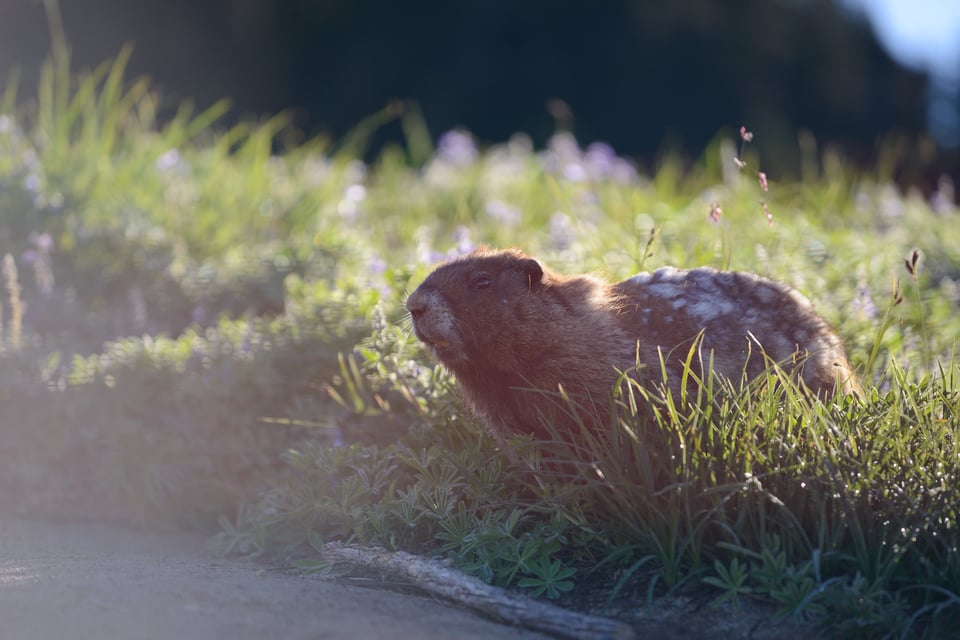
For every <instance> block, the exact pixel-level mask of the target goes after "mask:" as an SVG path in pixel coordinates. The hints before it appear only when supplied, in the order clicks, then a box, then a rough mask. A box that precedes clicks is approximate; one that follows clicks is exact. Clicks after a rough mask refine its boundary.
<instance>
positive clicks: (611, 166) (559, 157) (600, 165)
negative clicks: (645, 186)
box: [538, 132, 638, 184]
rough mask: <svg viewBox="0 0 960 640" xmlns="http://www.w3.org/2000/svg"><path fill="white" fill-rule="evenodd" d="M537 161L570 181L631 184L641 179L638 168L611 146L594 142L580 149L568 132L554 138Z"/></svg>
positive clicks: (549, 171)
mask: <svg viewBox="0 0 960 640" xmlns="http://www.w3.org/2000/svg"><path fill="white" fill-rule="evenodd" d="M538 160H539V161H540V165H541V166H542V167H543V170H544V171H546V172H547V173H550V174H554V175H559V176H562V177H563V178H564V179H565V180H568V181H570V182H587V181H590V182H615V183H617V184H632V183H635V182H636V181H637V178H638V173H637V169H636V167H634V166H633V164H632V163H631V162H630V161H629V160H627V159H625V158H622V157H621V156H618V155H617V154H616V152H615V151H614V149H613V147H611V146H610V145H609V144H607V143H605V142H594V143H591V144H590V145H589V146H587V148H586V149H585V150H581V149H580V145H579V143H578V142H577V140H576V138H574V137H573V134H571V133H568V132H562V133H557V134H555V135H554V136H553V137H551V138H550V141H549V142H548V144H547V148H546V149H545V150H544V151H542V152H541V153H540V154H538Z"/></svg>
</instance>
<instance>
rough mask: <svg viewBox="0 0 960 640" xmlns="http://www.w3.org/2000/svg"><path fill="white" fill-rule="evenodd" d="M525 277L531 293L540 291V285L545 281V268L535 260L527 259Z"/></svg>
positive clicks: (524, 269) (524, 266)
mask: <svg viewBox="0 0 960 640" xmlns="http://www.w3.org/2000/svg"><path fill="white" fill-rule="evenodd" d="M523 275H525V276H526V277H527V286H528V287H529V288H530V290H531V291H536V290H538V289H540V283H541V282H542V281H543V267H541V266H540V263H539V262H537V261H536V260H534V259H533V258H527V259H526V260H524V261H523Z"/></svg>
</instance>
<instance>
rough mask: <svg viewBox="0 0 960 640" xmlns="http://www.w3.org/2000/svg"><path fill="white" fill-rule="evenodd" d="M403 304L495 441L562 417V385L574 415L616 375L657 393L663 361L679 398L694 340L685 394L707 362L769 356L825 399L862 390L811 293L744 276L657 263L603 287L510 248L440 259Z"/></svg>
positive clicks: (753, 364) (605, 405)
mask: <svg viewBox="0 0 960 640" xmlns="http://www.w3.org/2000/svg"><path fill="white" fill-rule="evenodd" d="M406 306H407V309H408V310H409V312H410V316H411V318H412V320H413V327H414V331H415V332H416V335H417V337H418V338H419V339H420V340H421V341H422V342H423V343H424V344H426V345H427V346H428V347H429V349H430V351H431V352H432V353H433V355H434V356H435V357H436V358H437V360H439V361H440V362H441V363H442V364H443V365H445V366H446V367H447V368H448V369H450V371H452V372H453V374H454V375H455V376H456V378H457V380H458V382H459V384H460V387H461V389H462V391H463V393H464V395H465V396H466V399H467V401H468V402H469V404H470V405H472V407H473V408H474V409H475V410H476V411H477V412H478V413H480V414H481V415H482V417H484V418H485V419H486V421H487V423H488V425H489V427H490V428H491V430H492V431H493V432H494V435H495V436H497V437H498V439H501V438H502V437H504V436H506V435H507V434H509V433H513V432H524V433H531V434H534V435H540V436H543V435H546V434H547V431H546V430H545V428H544V426H543V425H544V422H543V421H544V420H553V421H556V420H558V419H559V420H561V421H562V420H564V419H565V418H566V420H567V422H568V423H569V421H570V419H571V415H570V414H569V412H568V411H566V413H567V415H566V416H564V413H565V410H564V409H563V408H562V407H564V402H563V401H560V400H558V396H557V395H556V394H557V392H558V391H559V390H560V389H561V388H562V390H563V392H564V393H565V394H566V395H567V397H568V398H569V399H570V400H571V401H573V402H575V403H576V406H577V407H579V409H578V411H577V413H579V414H580V418H581V419H582V420H585V421H589V420H596V419H597V417H598V416H599V417H601V419H602V418H603V417H605V416H608V415H609V406H610V398H611V393H612V392H613V389H614V386H615V384H616V382H617V380H618V379H619V378H620V375H621V373H622V372H630V375H631V376H633V377H634V378H636V379H638V380H639V381H641V382H643V383H644V384H647V385H650V386H651V387H654V388H655V387H656V386H657V385H662V384H663V381H664V377H663V371H664V366H663V365H664V364H665V369H666V374H667V375H666V383H667V386H668V387H669V389H670V390H671V391H672V392H674V393H676V392H678V391H679V390H680V385H681V377H682V373H683V370H684V363H685V361H686V360H687V357H688V355H689V353H690V349H691V346H692V345H694V344H695V342H696V341H697V340H699V345H698V350H697V353H696V355H695V357H694V358H693V360H692V362H691V370H692V372H693V373H694V374H696V376H689V378H688V389H690V388H691V387H690V386H689V385H690V384H693V382H692V381H693V380H694V379H695V377H699V378H700V379H702V377H701V376H702V373H703V369H704V367H706V368H709V367H710V366H711V365H712V367H713V370H714V371H715V372H716V373H718V374H720V375H722V376H725V377H726V378H729V379H732V380H733V381H734V382H737V381H740V380H744V379H751V378H754V377H756V376H757V375H759V374H760V373H762V372H763V371H764V370H765V369H766V367H767V366H768V365H769V363H770V362H776V363H778V364H780V365H781V366H782V367H783V368H784V369H785V370H788V371H791V372H792V373H793V374H794V375H795V376H796V377H797V378H798V379H799V380H802V382H803V384H804V385H805V386H806V387H807V388H808V389H809V390H810V392H811V393H812V394H814V395H816V396H819V397H821V398H823V397H826V396H828V395H830V394H832V393H833V392H834V391H835V389H836V388H837V385H840V388H841V390H842V391H843V392H844V393H847V394H851V393H852V394H859V387H858V385H857V381H856V378H855V376H854V375H853V372H852V371H851V367H850V365H849V363H848V362H847V358H846V355H845V354H844V350H843V346H842V344H841V341H840V339H839V338H838V337H837V336H836V334H835V333H834V332H833V331H832V330H831V328H830V326H829V325H828V324H827V323H826V321H824V320H823V319H822V318H821V317H820V316H818V315H817V314H816V313H815V312H814V310H813V307H812V306H811V305H810V302H809V301H808V300H807V299H806V298H805V297H803V296H802V295H801V294H800V293H798V292H797V291H795V290H794V289H792V288H791V287H789V286H787V285H785V284H781V283H779V282H775V281H773V280H769V279H767V278H762V277H760V276H757V275H754V274H750V273H740V272H732V271H717V270H715V269H711V268H698V269H691V270H680V269H674V268H671V267H665V268H661V269H658V270H656V271H654V272H653V273H641V274H639V275H636V276H634V277H632V278H630V279H627V280H624V281H623V282H618V283H616V284H608V283H606V282H603V281H602V280H600V279H598V278H595V277H592V276H587V275H576V276H563V275H559V274H556V273H553V272H551V271H549V270H548V269H547V268H545V267H544V266H543V265H542V264H541V263H540V262H539V261H537V260H535V259H534V258H531V257H529V256H527V255H525V254H524V253H522V252H521V251H518V250H506V251H496V250H488V249H481V250H477V251H474V252H473V253H470V254H469V255H466V256H463V257H460V258H457V259H455V260H452V261H450V262H447V263H446V264H443V265H441V266H440V267H438V268H437V269H436V270H435V271H434V272H433V273H431V274H430V275H429V276H428V277H427V279H426V280H424V281H423V283H422V284H421V285H420V286H419V287H417V289H416V290H415V291H414V292H413V293H412V294H411V295H410V297H409V298H408V299H407V305H406ZM538 390H539V391H538ZM544 392H546V393H544ZM569 426H572V425H569ZM594 426H599V425H594Z"/></svg>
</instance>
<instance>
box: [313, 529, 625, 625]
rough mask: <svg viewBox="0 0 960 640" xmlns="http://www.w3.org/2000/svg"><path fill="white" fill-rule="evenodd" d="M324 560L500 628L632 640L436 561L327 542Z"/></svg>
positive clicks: (600, 621)
mask: <svg viewBox="0 0 960 640" xmlns="http://www.w3.org/2000/svg"><path fill="white" fill-rule="evenodd" d="M323 557H324V559H325V560H327V561H328V562H330V563H332V564H341V563H346V564H351V565H354V566H357V567H363V568H365V569H373V570H376V571H380V572H383V573H386V574H389V575H390V576H392V577H396V578H401V579H403V580H407V581H409V582H411V583H412V584H413V585H414V586H416V587H419V588H420V589H423V590H424V591H426V592H427V593H430V594H433V595H436V596H440V597H442V598H446V599H448V600H452V601H454V602H456V603H458V604H462V605H464V606H466V607H469V608H471V609H473V610H475V611H478V612H480V613H482V614H484V615H486V616H489V617H491V618H493V619H495V620H497V621H499V622H504V623H507V624H513V625H516V626H519V627H523V628H525V629H530V630H533V631H539V632H542V633H548V634H551V635H553V636H556V637H558V638H569V639H570V640H621V639H622V640H628V639H630V638H633V637H634V634H633V630H632V629H631V628H630V626H629V625H627V624H625V623H622V622H617V621H615V620H609V619H607V618H600V617H597V616H589V615H583V614H579V613H574V612H572V611H568V610H566V609H562V608H560V607H556V606H553V605H549V604H545V603H542V602H539V601H537V600H533V599H532V598H528V597H526V596H522V595H516V594H511V593H508V592H507V591H504V590H503V589H500V588H499V587H494V586H492V585H489V584H486V583H485V582H483V581H481V580H479V579H477V578H474V577H472V576H468V575H466V574H464V573H462V572H460V571H458V570H456V569H454V568H453V567H450V566H448V565H446V564H443V563H442V562H439V561H437V560H431V559H429V558H421V557H419V556H415V555H412V554H409V553H405V552H403V551H387V550H385V549H379V548H370V547H356V546H349V545H343V544H340V543H337V542H328V543H327V544H325V545H324V546H323Z"/></svg>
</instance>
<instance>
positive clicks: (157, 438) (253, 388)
mask: <svg viewBox="0 0 960 640" xmlns="http://www.w3.org/2000/svg"><path fill="white" fill-rule="evenodd" d="M127 56H128V52H126V51H124V52H122V53H121V55H120V56H119V57H118V58H117V59H116V60H115V61H113V62H111V63H106V64H104V65H103V66H101V67H99V68H97V69H94V70H93V71H91V72H89V73H87V74H85V75H83V76H79V77H78V76H74V75H72V74H71V73H69V68H68V59H67V57H66V52H65V47H64V48H62V50H61V51H60V53H59V54H58V56H57V57H56V58H55V59H54V61H52V62H51V63H50V64H49V65H48V67H47V68H46V70H45V72H44V76H43V79H42V82H41V86H40V88H39V91H38V95H37V96H36V101H35V103H34V104H33V105H32V106H27V107H24V108H22V109H21V110H19V111H17V110H16V109H15V107H14V105H15V104H16V102H15V100H14V99H13V97H12V96H14V95H15V94H16V91H15V87H14V85H13V81H12V80H11V83H10V84H9V85H8V86H7V88H6V89H5V91H4V92H3V95H4V96H5V97H4V98H2V99H0V254H2V255H0V258H2V259H3V266H4V269H3V284H2V287H0V288H2V293H3V296H2V302H3V304H2V307H0V321H2V327H0V347H2V348H0V403H2V407H3V414H2V417H3V423H2V425H0V428H2V430H3V432H4V433H3V435H4V438H3V444H2V445H0V486H2V487H3V490H2V492H0V502H2V503H4V504H5V503H7V502H10V503H13V504H15V505H20V506H23V505H27V507H28V508H31V509H39V510H45V511H46V512H48V513H49V512H52V513H58V514H61V515H84V516H97V517H110V518H117V519H122V520H126V521H139V522H144V521H155V522H165V523H176V524H200V525H205V526H210V525H211V524H212V523H214V522H216V521H219V524H220V527H219V528H220V532H219V533H218V534H217V536H216V540H215V542H216V545H217V547H218V548H219V549H220V550H221V551H223V552H225V553H241V554H268V553H282V554H285V557H287V558H292V559H293V561H294V562H295V563H296V565H297V566H299V567H300V568H301V569H303V570H305V571H310V572H323V571H326V570H328V567H327V565H326V563H325V561H324V559H323V558H322V557H321V550H322V543H323V541H324V540H342V541H351V542H359V543H364V544H377V545H383V546H385V547H388V548H392V549H404V550H408V551H412V552H415V553H421V554H428V555H436V556H443V557H445V558H448V559H450V561H452V562H453V563H454V565H455V566H457V567H459V568H460V569H462V570H464V571H466V572H469V573H471V574H473V575H477V576H479V577H481V578H483V579H484V580H487V581H489V582H491V583H493V584H498V585H502V586H507V587H512V588H517V589H521V590H524V591H526V592H527V593H530V594H533V595H536V596H545V597H548V598H555V599H557V598H558V599H561V600H562V601H568V599H572V598H576V596H578V595H579V594H580V592H581V591H582V590H584V589H589V588H590V587H589V585H591V584H594V585H596V584H603V585H604V589H605V590H606V593H605V594H604V595H608V596H609V598H610V600H611V601H613V600H614V599H616V600H619V601H623V600H624V599H628V600H631V602H635V603H636V605H637V606H641V605H643V604H644V603H648V602H650V601H651V600H652V599H654V598H655V597H657V596H658V595H660V594H662V593H664V591H666V592H668V593H675V592H678V591H680V590H682V589H687V588H709V589H711V593H712V594H713V598H714V600H716V601H717V602H718V603H722V604H730V605H734V606H740V607H742V606H744V605H745V603H746V602H747V601H748V600H762V601H764V602H768V603H773V604H775V605H776V606H777V607H778V608H779V611H780V615H781V616H782V617H789V618H791V619H794V620H798V621H806V622H807V623H809V624H817V625H821V626H822V628H823V629H824V633H825V634H833V635H838V636H842V637H875V636H883V635H899V636H903V637H911V636H924V635H927V636H937V635H938V634H942V633H944V630H949V629H950V628H951V625H955V624H956V622H957V620H958V618H960V606H958V605H960V560H958V558H960V554H958V553H957V547H958V543H960V534H958V529H957V522H958V518H960V513H958V511H960V501H958V500H960V499H958V496H960V484H958V483H960V480H958V478H960V468H958V465H960V450H958V448H957V447H958V446H960V445H958V444H957V442H958V438H957V433H958V431H960V422H958V420H960V418H958V416H960V392H958V387H957V381H958V376H960V363H958V361H957V360H956V358H955V355H954V354H955V348H956V336H957V335H960V313H957V310H958V307H960V295H958V285H957V283H958V282H960V255H958V254H957V252H956V251H955V247H956V246H958V245H960V227H958V226H957V225H951V224H946V223H945V221H946V219H947V217H948V216H950V215H955V214H956V207H955V206H953V205H950V204H944V203H943V202H941V203H940V205H939V207H940V210H939V211H935V210H934V208H933V206H932V205H931V204H930V203H928V202H926V201H924V200H923V199H921V198H920V197H919V196H916V195H914V194H902V193H900V192H898V191H897V189H896V188H895V187H893V186H891V185H890V184H888V183H887V176H886V175H884V169H883V168H880V169H878V171H877V176H869V175H865V176H856V175H854V174H853V172H852V171H851V170H849V169H848V168H846V167H845V166H844V165H842V164H841V163H838V160H837V159H836V158H835V157H834V156H833V155H831V154H830V153H825V154H824V157H823V159H822V160H823V166H824V169H825V170H824V171H823V172H822V173H816V174H814V173H811V174H810V175H809V177H808V179H806V180H805V182H803V183H802V184H795V185H794V184H777V183H776V181H775V180H771V182H770V193H769V194H764V198H765V203H766V205H768V206H769V208H770V210H771V212H772V214H773V218H774V224H773V225H768V224H767V221H766V218H765V217H764V214H763V209H762V206H761V204H760V203H759V202H758V197H757V185H756V183H755V181H754V180H753V179H752V178H750V177H749V176H745V175H743V174H741V173H738V172H736V171H732V172H731V171H729V168H728V167H727V166H726V163H728V162H729V155H730V154H729V153H728V152H729V151H730V149H729V146H730V145H729V144H727V143H725V142H724V141H718V142H717V144H716V145H715V146H714V147H713V148H711V150H710V151H709V154H708V156H706V157H705V158H704V159H703V160H702V161H701V162H699V163H697V164H695V165H693V166H692V167H690V168H688V169H684V167H683V164H682V163H680V161H679V160H678V159H674V158H664V159H662V162H661V164H660V168H659V169H658V171H657V172H656V173H655V174H654V175H652V176H641V175H638V174H637V172H636V171H635V170H634V169H632V168H631V167H630V166H629V164H628V163H626V161H625V160H624V159H622V158H617V157H616V156H613V155H611V154H608V153H606V152H605V151H604V150H603V149H594V150H592V151H591V152H589V153H587V152H584V151H582V150H581V149H580V148H579V145H578V144H577V141H576V140H575V139H573V137H572V136H570V135H569V134H559V135H558V136H556V137H555V138H554V139H553V140H552V141H551V142H550V144H549V145H548V146H547V148H545V149H543V150H540V151H534V150H533V149H532V148H531V145H530V143H529V141H527V140H525V139H524V138H523V137H522V136H518V137H516V138H514V139H513V140H511V141H510V142H508V143H506V144H503V145H497V146H494V147H491V148H489V149H486V150H478V149H477V148H476V147H475V146H474V143H473V142H472V140H471V139H470V138H469V136H468V135H467V134H465V133H462V132H458V133H451V134H447V136H445V137H444V139H443V140H441V141H440V142H439V143H438V144H437V145H436V148H435V149H434V147H433V146H432V143H431V141H430V139H429V136H428V134H427V133H426V125H425V123H423V121H422V119H421V118H419V116H418V115H417V112H416V110H415V109H406V110H405V111H404V115H403V123H402V124H403V127H404V130H405V131H407V132H408V135H409V136H410V137H411V139H410V145H409V149H406V150H396V149H393V150H388V151H387V152H385V153H384V154H383V155H382V156H381V158H380V159H378V160H377V162H376V163H374V164H373V165H370V166H368V165H366V164H364V163H362V162H360V161H359V160H357V159H356V158H355V157H354V155H355V154H356V152H357V150H358V149H361V148H363V145H364V143H365V141H366V140H368V139H369V135H370V133H371V131H372V130H373V129H374V128H375V127H376V126H378V123H380V122H383V121H384V120H385V119H389V118H394V117H397V115H398V114H397V112H396V110H395V109H394V108H393V107H390V108H388V109H386V110H384V111H383V112H381V113H378V114H375V115H374V116H371V118H370V119H369V120H368V121H366V122H365V123H363V126H361V127H359V128H358V131H357V133H356V135H355V136H353V137H351V139H350V140H347V141H345V142H344V143H343V144H342V145H340V150H339V151H337V152H335V153H334V152H331V151H330V148H329V146H328V145H326V144H324V143H323V142H322V141H311V142H307V143H305V144H302V145H299V146H289V145H286V144H285V142H284V141H285V140H288V139H290V138H291V135H290V134H291V129H290V128H289V126H288V124H287V122H286V120H285V119H284V118H283V117H282V116H278V117H277V118H274V119H271V120H269V121H266V122H263V123H260V124H251V123H245V124H241V125H238V126H235V127H232V128H229V129H225V128H223V127H220V128H217V126H216V122H217V119H218V117H219V116H220V114H222V111H223V106H222V105H218V106H215V107H213V108H211V109H210V110H208V111H206V112H203V113H199V114H196V113H194V112H193V110H192V109H190V107H189V106H183V107H181V108H180V109H178V110H177V111H175V112H174V113H172V114H164V113H162V108H161V105H162V104H163V102H162V100H160V98H159V97H158V96H156V95H155V94H154V93H153V92H152V91H151V90H150V89H149V87H148V85H147V84H146V82H144V81H134V82H133V83H127V82H126V81H124V79H123V77H124V68H125V64H126V60H127ZM758 135H762V132H758ZM411 159H412V160H414V162H411ZM749 160H750V161H751V162H754V164H755V160H754V159H753V158H750V159H749ZM814 160H816V158H814ZM714 203H719V204H720V205H722V207H721V208H722V215H721V216H720V217H719V220H718V221H716V222H711V221H710V218H709V213H710V211H711V209H712V208H713V205H714ZM944 207H946V208H944ZM480 243H490V244H495V245H521V246H523V247H524V248H525V249H527V250H529V251H531V252H533V253H536V254H538V255H539V256H541V257H542V258H543V259H544V260H545V261H546V262H547V263H548V264H550V265H551V266H552V267H554V268H555V269H557V270H559V271H564V272H580V271H594V272H601V273H603V274H605V275H606V276H607V277H609V278H610V279H618V278H621V277H626V276H628V275H631V274H632V273H634V272H635V271H636V270H638V269H641V268H642V269H652V268H656V267H658V266H662V265H666V264H675V265H680V266H699V265H712V266H716V267H725V268H735V269H746V270H751V271H755V272H759V273H762V274H764V275H768V276H772V277H775V278H779V279H781V280H785V281H789V282H791V283H793V284H794V285H795V286H796V287H797V288H798V289H800V290H801V291H803V292H804V293H805V294H807V295H808V296H809V297H810V298H811V299H813V300H815V301H816V302H817V306H818V309H819V310H820V311H821V312H822V313H823V315H824V316H825V317H826V318H827V319H829V320H830V321H831V322H832V323H833V324H834V325H835V326H836V327H837V329H838V332H839V333H840V334H841V335H842V336H843V337H844V339H845V341H846V344H847V347H848V351H849V353H850V356H851V361H852V362H853V364H854V366H855V368H856V369H857V370H858V372H859V373H860V374H861V376H862V379H863V381H864V383H865V384H864V386H865V388H866V393H865V397H864V398H863V399H862V400H855V399H851V398H840V397H837V398H832V399H830V401H828V402H825V403H822V404H817V403H810V402H808V401H807V400H806V399H805V397H804V396H803V394H802V393H800V392H799V390H798V389H796V388H795V387H794V386H793V385H792V383H791V382H790V380H788V379H786V378H785V377H784V376H782V375H781V374H780V372H776V371H774V372H772V373H771V374H770V376H769V377H768V378H766V379H762V380H758V381H756V382H755V383H753V384H752V385H750V386H749V387H748V388H746V389H738V388H735V387H734V386H733V385H731V384H730V383H729V381H724V380H717V379H713V378H709V379H707V380H704V381H701V382H703V384H698V385H696V386H693V384H692V383H693V382H694V378H693V374H692V373H691V372H689V371H688V372H687V373H686V374H684V375H685V378H684V380H685V385H684V386H685V390H684V391H683V392H682V393H680V394H678V395H677V396H672V395H669V394H668V395H663V394H662V393H657V392H656V391H655V390H651V389H647V388H643V387H640V386H638V385H636V384H633V383H630V382H629V381H628V380H625V381H624V384H623V385H621V386H620V387H619V388H618V389H617V390H616V393H615V396H614V399H613V403H614V405H613V411H611V415H612V418H611V419H610V421H609V423H607V424H604V425H602V427H601V428H600V429H596V428H592V427H590V428H588V426H587V425H586V424H584V425H581V429H579V431H578V432H577V433H559V432H558V433H554V434H553V437H552V438H551V439H549V440H548V441H542V442H533V441H531V440H530V439H528V438H522V437H517V438H514V439H512V440H511V441H509V442H508V443H506V444H505V445H502V446H501V445H497V444H495V443H494V442H493V440H492V439H491V438H490V437H488V435H487V434H486V433H485V432H484V430H483V428H482V426H481V425H479V424H478V422H477V419H476V418H475V417H474V416H473V415H472V414H471V413H470V411H469V410H467V409H466V408H465V407H464V406H463V404H462V403H461V401H460V399H459V396H458V395H457V393H456V390H455V381H454V380H453V379H452V377H451V376H450V374H449V373H448V372H446V371H445V370H444V369H443V368H441V367H439V366H437V365H435V364H432V363H430V362H429V361H428V360H427V359H426V357H425V354H424V353H423V352H422V350H421V349H420V347H419V345H418V344H417V343H416V340H415V338H414V337H413V336H412V335H411V331H410V328H409V325H408V324H407V323H406V321H405V320H403V316H402V314H403V310H402V307H401V305H402V300H403V298H404V296H405V294H406V293H408V292H409V291H410V290H411V289H412V287H413V286H415V285H416V283H417V282H419V280H420V279H422V278H423V277H424V276H425V275H426V273H427V271H428V270H429V269H430V268H431V266H432V264H433V263H434V262H435V261H437V260H439V259H441V258H443V257H445V256H448V255H456V254H459V253H462V252H464V251H467V250H469V249H470V248H472V247H473V246H475V245H476V244H480ZM917 249H918V250H919V253H914V251H915V250H917ZM905 258H906V260H907V261H906V264H904V259H905ZM904 269H906V271H904ZM901 280H903V284H902V285H901ZM131 336H139V337H131ZM691 354H692V352H691ZM553 392H554V390H544V393H547V394H550V393H553ZM551 397H554V398H555V400H556V402H557V403H558V405H559V407H558V408H559V409H561V410H564V409H565V408H566V407H565V406H564V403H565V402H566V400H565V399H564V397H563V396H562V394H555V395H554V396H551ZM265 487H266V488H265ZM224 513H236V515H235V516H234V518H233V519H230V518H226V517H224V516H223V514H224ZM637 593H640V594H641V595H640V597H639V598H636V595H635V594H637ZM634 598H636V600H632V599H634Z"/></svg>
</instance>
